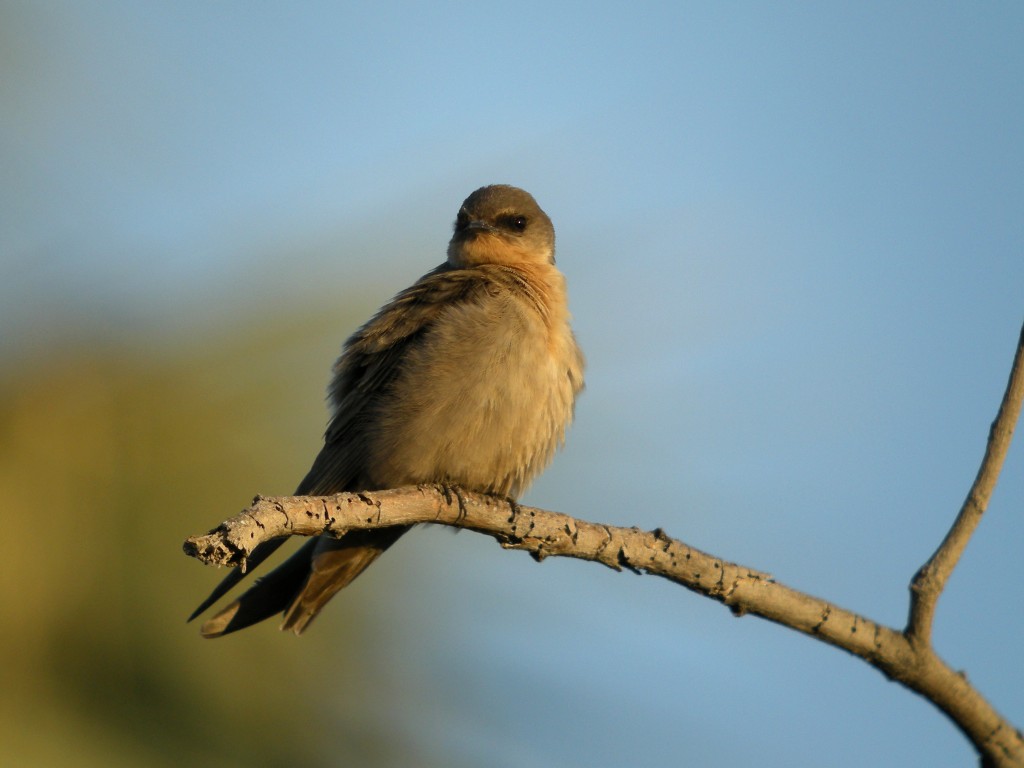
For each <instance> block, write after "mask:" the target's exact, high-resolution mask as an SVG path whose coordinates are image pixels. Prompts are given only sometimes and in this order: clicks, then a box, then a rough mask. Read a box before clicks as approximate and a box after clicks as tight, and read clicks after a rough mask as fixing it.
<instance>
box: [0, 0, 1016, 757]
mask: <svg viewBox="0 0 1024 768" xmlns="http://www.w3.org/2000/svg"><path fill="white" fill-rule="evenodd" d="M0 18H2V21H3V23H2V24H0V26H2V27H3V31H2V32H0V49H2V50H3V51H4V53H3V54H2V56H3V58H2V65H0V66H2V69H3V71H4V72H5V76H4V78H3V81H2V82H0V89H2V90H0V98H2V103H3V105H4V109H3V110H2V112H3V114H0V158H2V167H3V169H4V171H3V173H4V178H5V182H6V183H5V184H4V185H2V188H0V264H2V269H3V272H4V275H5V279H4V280H3V282H2V284H0V322H3V324H4V325H5V326H6V327H7V328H8V329H9V331H10V333H9V334H5V336H7V338H6V339H5V340H4V341H3V342H2V344H0V351H3V352H4V353H5V354H13V353H14V352H15V351H16V350H19V349H20V350H26V349H34V348H36V347H38V346H41V345H45V344H46V343H47V342H48V340H49V336H48V334H49V333H51V330H49V329H48V326H47V322H46V320H47V317H48V314H52V313H48V307H50V306H52V302H59V304H60V305H61V306H63V307H64V308H65V310H66V311H68V312H72V313H74V312H80V313H81V316H84V317H87V318H91V319H93V320H95V321H96V322H103V318H106V317H111V316H113V317H117V318H130V319H131V320H132V321H133V323H132V325H133V327H136V328H137V327H149V328H152V329H154V330H155V331H159V330H161V329H164V328H168V329H180V328H182V327H190V326H199V327H203V326H204V324H212V323H214V322H215V320H216V311H215V310H212V309H210V307H211V305H212V304H216V305H217V306H220V307H223V306H239V305H241V304H242V303H243V302H244V301H251V300H252V299H253V297H256V298H266V299H269V300H272V301H280V302H281V303H282V304H286V303H287V302H288V299H289V298H290V297H299V296H306V295H307V294H308V292H310V291H313V292H315V293H317V294H318V295H321V296H323V297H325V298H327V299H331V300H337V301H339V302H344V301H346V296H347V292H351V291H353V290H354V291H358V292H359V294H360V301H363V300H368V299H366V298H365V297H366V296H372V297H373V301H374V302H376V303H380V302H381V301H383V300H384V299H386V298H387V296H389V295H390V294H392V293H394V292H395V291H397V290H399V289H401V288H403V287H405V285H407V284H408V283H409V282H411V281H412V280H413V279H415V277H417V276H418V275H419V274H421V273H422V272H425V271H426V270H427V269H429V268H431V267H432V266H434V265H435V264H437V263H438V262H440V261H441V260H442V259H443V254H444V247H445V244H446V241H447V237H448V233H449V230H450V224H451V221H452V220H453V218H454V214H455V211H456V210H457V207H458V204H459V203H460V202H461V200H462V198H463V197H465V195H466V194H467V193H469V192H470V191H472V190H473V189H474V188H476V187H477V186H480V185H482V184H485V183H492V182H505V183H512V184H516V185H519V186H522V187H524V188H526V189H528V190H530V191H531V192H532V193H533V194H534V195H535V197H536V198H537V199H538V201H539V203H540V204H541V205H542V206H543V207H544V208H545V210H546V211H547V212H548V213H549V215H550V216H551V218H552V219H553V221H554V223H555V226H556V230H557V233H558V258H559V264H560V266H561V267H562V269H563V270H564V271H565V272H566V274H567V276H568V279H569V284H570V291H571V297H572V307H573V312H574V315H575V318H576V319H575V326H576V328H577V333H578V335H579V337H580V340H581V342H582V344H583V345H584V347H585V349H586V352H587V355H588V359H589V369H588V389H587V391H586V393H585V394H584V396H583V399H582V400H581V401H580V404H579V408H578V412H577V424H576V426H575V427H574V429H573V430H572V432H571V434H570V437H569V444H568V447H567V450H566V451H565V452H564V453H563V455H561V456H560V457H559V458H558V459H557V460H556V462H555V465H554V466H553V467H552V468H551V470H549V472H548V473H547V474H546V475H545V476H544V477H543V478H542V479H541V480H540V481H539V482H538V483H537V484H536V486H535V487H534V489H533V490H532V491H531V492H530V494H529V495H528V497H527V499H526V500H527V501H528V502H530V503H534V504H537V505H538V506H545V507H549V508H553V509H559V510H561V511H565V512H568V513H571V514H576V515H579V516H581V517H584V518H588V519H593V520H599V521H604V522H610V523H618V524H626V525H632V524H636V525H640V526H644V527H655V526H662V527H664V528H665V529H666V530H667V531H668V532H669V533H671V534H672V535H675V536H677V537H679V538H682V539H683V540H685V541H687V542H688V543H690V544H692V545H694V546H698V547H701V548H703V549H706V550H709V551H712V552H715V553H716V554H718V555H720V556H722V557H726V558H729V559H732V560H736V561H739V562H742V563H745V564H747V565H750V566H752V567H755V568H759V569H761V570H767V571H771V572H773V573H774V574H775V575H776V576H777V578H779V579H780V580H782V581H785V582H787V583H789V584H791V585H793V586H796V587H798V588H802V589H806V590H808V591H811V592H813V593H816V594H819V595H822V596H825V597H827V598H829V599H833V600H834V601H836V602H838V603H840V604H842V605H844V606H846V607H849V608H851V609H854V610H859V611H862V612H864V613H866V614H867V615H868V616H870V617H872V618H875V619H878V620H881V621H884V622H887V623H890V624H894V625H901V624H902V622H903V619H904V616H905V606H906V584H907V581H908V580H909V578H910V576H911V575H912V573H913V572H914V570H915V569H916V568H917V567H918V565H920V563H921V562H922V561H923V560H924V559H925V557H927V555H928V554H929V553H930V552H931V551H932V549H933V548H934V547H935V545H936V544H937V543H938V541H939V540H940V538H941V536H942V534H943V533H944V532H945V530H946V528H947V527H948V524H949V522H950V521H951V520H952V517H953V515H954V514H955V511H956V510H957V508H958V506H959V504H960V502H961V501H962V498H963V496H964V494H965V493H966V491H967V488H968V487H969V484H970V482H971V480H972V479H973V476H974V472H975V471H976V469H977V462H978V460H979V459H980V456H981V453H982V450H983V447H984V439H985V436H986V434H987V429H988V425H989V423H990V421H991V419H992V417H993V416H994V414H995V410H996V407H997V405H998V398H999V397H1000V396H1001V394H1002V388H1003V386H1004V384H1005V377H1006V374H1007V372H1008V367H1009V363H1010V360H1011V356H1012V352H1013V346H1014V343H1015V340H1016V338H1017V334H1018V332H1019V331H1020V326H1021V322H1022V320H1024V252H1022V242H1024V225H1022V222H1024V216H1022V211H1024V142H1022V140H1021V137H1022V136H1024V47H1022V46H1021V40H1022V39H1024V7H1022V6H1021V5H1020V4H1016V3H985V4H953V3H914V2H911V3H901V4H898V5H896V4H890V3H857V4H840V3H821V4H813V5H812V4H797V3H792V4H790V3H783V4H761V3H732V4H725V3H708V4H696V3H644V2H634V3H590V4H583V3H529V2H526V3H518V4H515V5H508V4H491V3H486V2H484V3H433V4H419V3H387V2H384V3H375V4H369V3H366V4H361V5H360V6H359V7H345V5H344V4H335V3H326V2H324V3H306V4H302V5H299V4H294V5H293V4H284V3H259V4H245V3H237V2H224V3H205V2H204V3H199V2H187V1H186V2H177V3H173V4H156V3H118V2H105V3H101V4H92V5H90V6H89V7H88V8H86V7H85V6H83V5H80V4H75V3H64V2H49V3H27V4H19V3H8V4H5V5H4V7H3V9H2V16H0ZM285 254H287V257H286V258H285ZM350 330H351V328H343V329H338V331H337V342H338V344H340V342H341V341H342V340H343V338H344V337H345V336H346V335H347V333H348V332H349V331H350ZM331 362H332V361H331V358H330V357H329V356H328V357H327V358H325V359H324V360H323V361H322V364H321V365H320V367H319V368H315V369H313V370H310V371H309V374H308V375H309V376H321V377H322V378H323V379H324V382H325V383H326V378H327V375H328V370H329V366H330V363H331ZM255 490H259V489H241V493H242V495H243V496H245V495H247V494H251V493H252V492H255ZM1022 509H1024V453H1022V449H1021V448H1020V447H1019V446H1017V447H1016V448H1014V449H1013V451H1012V452H1011V455H1010V458H1009V461H1008V462H1007V466H1006V469H1005V473H1004V477H1003V479H1002V482H1001V484H1000V487H999V489H998V490H997V493H996V496H995V498H994V500H993V506H992V510H991V513H990V514H989V515H988V517H987V518H986V519H985V520H984V521H983V523H982V526H981V529H980V530H979V532H978V534H977V537H976V540H975V541H974V542H972V544H971V547H970V548H969V550H968V552H967V555H966V557H965V560H964V562H963V564H962V566H961V568H960V569H959V570H958V572H957V573H956V575H955V577H954V579H953V581H952V583H951V584H950V587H949V591H948V593H947V594H946V596H945V597H944V598H943V600H942V602H941V603H940V606H939V617H938V621H937V627H936V633H937V634H936V642H937V645H938V650H939V652H940V654H942V655H943V656H945V657H946V658H947V659H948V660H949V661H950V663H952V664H953V665H954V666H955V667H957V668H964V669H966V670H967V672H968V674H969V676H970V678H971V679H972V680H973V681H974V682H975V683H976V684H977V685H978V686H979V687H980V688H981V689H982V691H984V692H985V693H986V694H987V695H988V696H989V697H990V698H991V700H992V701H993V703H994V704H995V705H996V706H997V708H999V709H1000V710H1001V711H1003V712H1004V713H1005V714H1007V715H1008V716H1009V717H1010V718H1011V719H1012V720H1014V721H1015V722H1016V723H1017V724H1021V723H1024V680H1022V679H1021V675H1020V671H1021V669H1022V665H1021V663H1020V651H1019V649H1020V648H1021V647H1022V645H1024V619H1022V618H1021V617H1022V616H1024V611H1022V610H1021V609H1022V608H1024V605H1022V598H1021V595H1022V590H1021V589H1020V584H1021V582H1020V574H1019V572H1018V571H1019V569H1017V568H1016V564H1017V560H1018V559H1019V553H1020V551H1021V547H1022V545H1024V519H1022V516H1021V510H1022ZM212 522H214V521H211V524H212ZM441 533H442V532H438V531H433V530H430V531H425V532H422V533H421V534H419V535H418V536H417V538H416V540H415V541H413V540H412V537H409V539H408V540H403V543H402V545H401V547H402V552H403V553H404V555H405V558H406V562H408V561H411V562H412V563H414V565H412V566H409V565H403V564H402V563H397V562H394V561H397V560H399V559H400V558H398V557H397V556H394V555H389V557H388V558H385V559H384V560H383V561H382V562H381V564H380V565H379V566H378V567H379V568H381V569H382V571H383V572H384V573H383V575H381V576H380V577H379V578H380V579H382V580H383V583H386V584H387V585H388V589H389V590H390V591H389V593H388V596H389V600H393V603H394V607H393V609H389V610H387V611H384V612H382V616H381V627H380V632H381V636H382V637H388V638H390V640H389V641H388V642H386V643H382V644H381V646H380V648H379V649H378V651H377V653H378V655H377V656H375V657H373V658H374V660H373V661H372V662H371V663H375V664H379V665H380V667H381V675H382V676H383V677H385V678H386V679H387V680H389V681H390V684H392V685H394V686H396V691H401V696H400V697H398V698H399V700H398V701H397V702H396V703H394V706H395V707H396V708H397V709H398V710H402V709H403V708H406V709H408V710H409V712H408V713H407V714H408V715H409V717H408V722H410V723H413V725H411V726H409V727H410V729H411V730H410V732H409V733H408V734H404V736H403V738H406V739H408V740H411V741H413V742H415V741H416V740H418V739H422V740H430V739H436V738H438V736H437V733H439V732H440V733H443V734H445V738H446V739H447V740H448V741H449V742H450V743H447V744H446V747H447V748H450V749H451V750H452V752H453V754H458V755H461V756H462V757H463V758H465V759H466V760H467V761H469V763H470V764H483V763H484V762H485V761H486V762H487V764H490V765H509V766H513V765H540V766H569V765H580V764H587V765H594V766H601V765H608V766H612V765H629V764H639V765H646V764H651V765H653V764H660V763H663V762H666V761H669V760H671V761H673V762H678V763H682V764H704V765H740V764H747V765H752V764H758V765H779V766H782V765H810V764H814V765H830V766H837V767H841V766H860V765H865V764H892V765H897V764H898V765H929V766H961V765H964V764H966V763H967V762H968V761H969V760H971V752H970V750H969V748H968V747H967V745H966V743H965V742H964V741H963V739H962V738H961V737H960V736H959V735H958V734H957V733H956V732H955V731H954V730H953V729H952V728H951V727H950V726H949V725H948V724H947V723H946V721H945V720H944V718H943V717H942V716H941V715H939V714H938V713H937V712H935V711H933V710H932V709H931V708H930V706H929V705H927V704H926V703H924V702H922V701H919V700H918V699H917V698H915V697H914V696H912V695H911V694H909V693H907V692H905V691H903V690H902V689H899V688H897V687H895V686H894V685H892V684H889V683H887V682H885V681H884V680H883V678H882V677H881V675H879V674H878V673H876V672H873V671H871V670H869V669H867V668H866V667H863V665H860V664H859V663H858V662H855V661H853V660H851V659H849V658H847V657H845V656H843V655H840V654H839V653H837V652H835V651H833V650H831V649H828V648H825V647H823V646H820V647H819V646H818V645H816V644H814V643H812V642H811V641H809V640H807V639H805V638H802V637H798V636H796V635H794V634H791V633H787V632H784V631H782V630H780V629H778V628H776V627H773V626H770V625H767V624H765V623H764V622H759V621H757V620H755V619H743V620H741V621H737V620H735V619H733V618H732V617H731V616H729V615H728V613H727V611H725V610H723V609H722V608H721V607H719V606H717V605H715V604H712V603H710V602H708V601H703V600H700V599H698V598H696V597H693V596H691V595H689V594H688V593H685V592H683V591H681V590H679V589H675V588H672V587H670V586H669V585H666V584H659V583H658V582H656V581H654V580H653V579H637V578H635V577H633V576H631V575H625V574H621V575H615V574H610V573H605V572H603V571H602V570H601V569H598V568H596V567H595V566H586V565H583V564H579V563H554V562H551V561H548V562H545V563H544V564H543V565H542V566H540V567H537V566H536V565H534V564H532V562H526V561H525V557H524V556H519V555H516V554H505V553H501V552H497V551H496V548H495V547H494V546H493V544H491V543H489V542H486V541H483V540H480V541H476V540H475V538H476V537H470V536H469V535H466V534H464V535H462V536H459V537H458V538H457V539H453V538H451V537H448V536H444V535H441ZM453 542H455V543H453ZM453 546H458V547H459V548H460V549H464V550H465V554H464V555H463V557H465V558H467V559H466V560H465V561H464V563H465V565H466V568H467V569H468V568H472V569H473V571H472V573H473V577H472V578H471V579H465V578H464V574H463V573H461V572H459V573H447V572H438V571H435V570H428V572H429V573H430V578H422V579H417V578H414V577H412V576H411V575H410V574H411V573H421V572H423V571H424V570H427V569H430V568H431V567H432V565H433V564H436V563H437V562H438V561H443V558H444V557H445V555H444V554H442V553H444V552H446V551H449V550H450V549H451V548H452V547H453ZM403 567H404V568H407V569H410V570H405V571H403V570H402V568H403ZM389 569H391V570H389ZM410 582H411V583H410ZM467 582H468V583H467ZM496 595H497V596H498V598H499V599H497V600H496V599H495V596H496ZM439 605H444V606H445V607H444V616H445V619H444V621H443V622H438V621H436V620H435V610H434V609H432V606H439ZM438 610H440V609H438ZM410 617H411V618H410ZM409 622H413V626H414V627H415V629H414V630H413V631H411V632H410V630H409V626H410V624H409ZM321 629H322V627H321ZM410 636H414V637H415V638H416V642H413V641H412V640H411V639H409V638H410ZM403 637H404V638H406V639H404V640H403ZM191 639H192V638H191V635H189V637H188V640H189V641H191ZM287 641H288V640H287V638H282V642H287ZM453 648H460V649H462V650H460V652H459V653H457V654H453V653H452V652H451V650H452V649H453ZM529 654H537V658H536V660H534V661H533V662H531V663H528V664H523V663H520V661H521V660H522V659H525V658H526V657H527V656H528V655H529ZM396 658H397V659H401V661H400V662H397V663H396V662H395V661H394V660H395V659H396ZM325 674H326V675H328V676H329V674H330V670H329V669H328V670H327V671H326V672H325ZM410 679H411V680H415V681H416V686H415V690H410V689H408V688H406V687H404V681H407V680H410ZM325 687H326V688H327V689H328V690H329V688H330V686H325ZM326 709H327V710H330V706H326ZM424 711H429V712H430V715H429V717H426V716H424V715H423V714H422V713H423V712H424ZM349 714H350V713H349ZM372 715H373V713H369V714H368V715H366V716H372ZM417 717H419V719H417ZM496 755H499V756H500V758H499V757H496Z"/></svg>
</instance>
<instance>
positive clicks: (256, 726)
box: [0, 316, 423, 766]
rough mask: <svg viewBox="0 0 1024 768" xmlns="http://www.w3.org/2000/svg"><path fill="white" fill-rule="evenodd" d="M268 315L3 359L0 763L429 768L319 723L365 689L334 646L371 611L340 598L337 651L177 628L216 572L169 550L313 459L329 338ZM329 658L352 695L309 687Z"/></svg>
mask: <svg viewBox="0 0 1024 768" xmlns="http://www.w3.org/2000/svg"><path fill="white" fill-rule="evenodd" d="M236 320H237V318H236ZM268 322H269V321H268ZM275 322H276V325H275V330H273V331H271V330H269V329H268V326H267V324H266V323H264V324H262V325H260V324H259V323H257V322H255V321H251V318H250V319H248V320H244V321H243V322H236V323H235V324H234V325H233V326H228V330H223V329H224V328H225V326H224V325H223V324H221V325H219V326H218V327H219V328H221V330H220V331H219V332H218V333H213V334H194V335H192V337H191V338H185V339H182V338H179V339H165V340H163V341H158V342H152V341H149V342H147V344H146V345H145V346H143V345H141V344H139V342H138V341H135V342H133V343H128V342H124V343H121V342H111V341H109V339H107V340H104V339H89V333H88V332H85V333H79V334H77V335H76V341H75V342H73V343H71V342H67V343H61V344H56V345H53V346H52V347H50V346H47V347H46V348H43V349H36V350H33V351H32V353H31V354H23V355H20V356H19V357H18V359H8V360H7V361H6V363H5V365H4V366H3V371H2V373H0V498H2V499H3V500H4V509H5V511H4V516H3V519H4V523H5V525H4V528H5V533H6V540H5V546H4V554H3V558H2V562H3V569H4V575H3V579H2V580H0V594H2V598H0V600H2V605H3V612H4V620H3V622H2V623H0V650H2V653H3V657H4V659H5V663H4V665H3V668H4V672H3V680H2V683H0V703H2V710H0V744H2V747H0V756H2V758H3V759H2V760H0V762H3V763H4V764H6V765H18V766H37V765H38V766H43V765H45V766H52V765H76V766H79V765H80V766H89V765H105V766H117V765H132V766H145V765H152V766H164V765H166V766H172V765H173V766H177V765H196V766H204V765H211V766H212V765H247V766H279V765H280V766H283V765H326V764H335V763H336V762H337V759H339V758H340V759H343V761H344V762H345V763H346V764H352V765H379V764H385V763H387V764H396V763H397V764H412V763H416V764H423V761H422V760H420V759H417V760H407V759H406V758H407V757H408V756H403V755H401V754H397V753H396V750H397V749H398V748H397V747H396V746H395V745H394V744H393V743H391V740H389V739H388V738H387V735H386V734H385V733H384V732H383V731H382V732H378V733H366V732H365V723H364V724H363V726H362V730H358V729H359V726H357V725H348V724H346V722H345V718H343V717H336V716H335V717H332V716H331V715H330V712H334V713H337V712H343V711H345V709H346V707H348V708H358V707H359V706H360V702H359V701H352V702H349V703H347V704H346V703H345V702H344V701H341V703H340V704H339V703H337V702H338V701H340V700H343V699H344V697H346V696H349V697H358V696H360V695H365V692H366V691H367V690H372V688H373V685H372V684H360V674H361V670H360V666H359V664H358V663H356V662H353V661H352V659H354V658H357V657H358V653H353V652H352V648H350V647H348V645H347V644H355V645H357V646H358V645H359V644H360V643H361V642H372V638H360V636H359V627H360V626H362V621H361V617H363V618H365V616H366V613H365V612H366V611H367V610H368V608H369V606H368V604H367V603H366V600H365V598H364V599H362V600H360V599H359V598H358V597H357V598H355V599H348V600H346V601H345V603H344V606H340V605H339V610H343V615H344V621H345V622H346V623H345V627H346V629H353V630H354V631H353V632H348V633H346V635H345V637H344V638H341V639H340V640H339V638H338V636H337V633H334V636H332V634H331V632H329V631H327V630H329V629H330V627H329V626H320V627H316V628H315V629H314V631H312V632H310V633H308V634H307V635H305V636H304V637H303V638H301V639H296V638H294V637H292V636H291V635H283V634H281V633H278V632H276V631H275V630H274V629H273V628H272V627H270V626H260V627H257V628H255V629H253V630H250V631H247V632H244V633H239V634H238V635H235V636H232V637H229V638H224V639H223V640H218V641H204V640H202V639H201V638H200V637H199V634H198V631H197V627H196V625H195V624H193V625H187V624H186V623H185V617H186V616H187V615H188V614H189V613H190V612H191V610H192V609H193V608H194V607H195V605H197V604H198V602H199V601H200V600H201V599H202V598H203V597H204V596H205V595H206V593H207V592H208V590H209V589H211V588H212V587H213V585H214V584H215V583H216V582H217V581H218V580H219V578H220V577H221V576H223V572H216V571H214V570H211V569H209V568H205V567H203V566H201V565H199V564H198V563H197V562H195V561H193V560H189V559H188V558H186V557H185V556H184V554H183V553H182V551H181V542H182V541H183V539H184V538H185V536H187V535H189V534H192V533H199V532H202V531H204V530H207V529H209V528H211V527H213V526H214V525H216V524H217V523H218V522H219V521H220V520H221V519H224V518H226V517H228V516H230V515H232V514H234V513H235V512H237V511H238V510H239V509H241V508H242V507H243V506H244V505H245V504H246V503H248V501H249V499H250V498H251V496H252V495H254V494H255V493H287V492H290V491H291V490H292V488H293V487H294V485H295V483H296V482H297V481H298V480H299V479H300V478H301V475H302V472H303V471H304V470H305V468H306V465H307V463H308V462H309V461H310V460H311V459H312V456H313V453H314V451H315V450H316V449H317V445H318V440H319V433H318V429H319V428H321V427H322V425H323V421H324V417H325V411H324V407H323V403H322V400H318V399H317V398H316V397H311V396H310V393H311V392H314V391H316V392H320V393H322V392H323V386H324V384H325V383H326V379H327V376H328V366H329V364H330V362H331V359H330V358H329V357H327V358H326V359H323V358H322V357H321V355H322V351H323V349H324V344H323V343H320V342H321V341H322V339H323V337H324V336H325V334H326V333H328V332H329V333H330V335H331V336H332V337H333V341H332V342H331V345H332V346H333V347H334V349H335V350H336V349H337V345H338V342H339V341H340V340H341V338H343V336H344V332H345V331H344V329H343V330H339V326H338V320H337V318H330V319H329V320H327V321H325V319H324V318H323V317H317V318H311V317H308V316H306V317H305V319H303V320H301V321H295V322H293V323H292V324H291V325H287V324H285V325H284V327H282V325H281V322H280V318H275ZM231 328H234V329H235V330H231ZM310 338H313V339H316V340H318V341H317V343H316V344H314V346H316V348H317V353H316V356H317V357H321V359H320V360H319V361H317V360H311V359H307V358H309V357H312V355H309V354H308V352H309V351H310V350H309V345H308V340H309V339H310ZM314 374H317V375H316V376H315V377H314ZM316 629H320V630H323V631H320V632H317V631H315V630H316ZM325 655H326V656H325ZM325 658H326V659H329V663H330V664H331V666H332V670H333V674H335V675H338V674H339V673H338V670H339V668H340V670H341V673H340V674H341V676H342V677H343V679H351V680H352V682H353V685H352V687H351V689H350V690H348V691H337V690H335V691H331V692H330V693H329V694H325V693H324V692H323V691H316V690H313V689H314V688H315V680H316V677H317V665H318V663H319V662H321V661H323V660H324V659H325ZM363 674H364V675H365V672H363ZM325 696H327V697H329V698H330V699H331V703H330V706H329V707H327V708H326V710H328V712H327V714H326V715H325V706H324V704H325V701H324V698H325ZM352 722H358V718H354V719H353V720H352ZM339 750H341V751H340V752H339ZM332 756H333V758H334V759H331V757H332ZM419 757H422V756H419Z"/></svg>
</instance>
